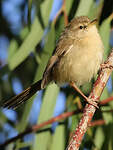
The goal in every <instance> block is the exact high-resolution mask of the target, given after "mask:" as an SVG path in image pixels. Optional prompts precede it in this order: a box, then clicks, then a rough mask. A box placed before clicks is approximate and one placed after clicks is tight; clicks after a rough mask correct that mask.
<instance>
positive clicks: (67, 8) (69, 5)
mask: <svg viewBox="0 0 113 150" xmlns="http://www.w3.org/2000/svg"><path fill="white" fill-rule="evenodd" d="M73 1H74V0H66V13H67V14H69V12H70V10H71V7H72V4H73Z"/></svg>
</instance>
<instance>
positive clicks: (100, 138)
mask: <svg viewBox="0 0 113 150" xmlns="http://www.w3.org/2000/svg"><path fill="white" fill-rule="evenodd" d="M104 140H105V137H104V133H103V130H102V127H98V128H97V130H96V132H95V137H94V144H95V146H96V147H97V149H101V148H102V145H103V143H104Z"/></svg>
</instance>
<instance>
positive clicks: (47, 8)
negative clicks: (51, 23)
mask: <svg viewBox="0 0 113 150" xmlns="http://www.w3.org/2000/svg"><path fill="white" fill-rule="evenodd" d="M35 4H36V6H37V8H38V10H37V11H38V12H39V11H40V13H41V14H40V15H38V16H39V17H41V20H42V21H43V23H44V25H45V26H46V25H47V24H48V20H49V16H50V12H51V8H52V4H53V0H43V2H42V1H40V0H35ZM39 9H40V10H39Z"/></svg>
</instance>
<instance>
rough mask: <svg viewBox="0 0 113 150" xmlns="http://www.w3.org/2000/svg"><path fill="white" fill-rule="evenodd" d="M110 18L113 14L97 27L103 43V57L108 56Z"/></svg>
mask: <svg viewBox="0 0 113 150" xmlns="http://www.w3.org/2000/svg"><path fill="white" fill-rule="evenodd" d="M112 18H113V16H110V17H108V18H107V19H105V20H104V21H103V23H102V24H101V26H100V28H99V32H100V35H101V38H102V41H103V44H104V48H105V50H104V59H106V58H107V57H108V54H109V52H110V45H109V39H110V28H111V27H110V23H111V20H112Z"/></svg>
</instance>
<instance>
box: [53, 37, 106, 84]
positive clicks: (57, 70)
mask: <svg viewBox="0 0 113 150" xmlns="http://www.w3.org/2000/svg"><path fill="white" fill-rule="evenodd" d="M97 38H98V40H97ZM102 59H103V44H102V42H101V39H100V37H99V36H98V37H93V40H91V41H90V40H88V39H87V38H86V39H85V40H84V41H83V42H82V41H81V42H80V43H79V44H78V42H77V43H76V42H75V43H73V46H72V48H71V50H70V51H69V52H68V53H67V54H66V55H65V56H63V57H62V58H61V59H60V61H59V62H58V63H57V64H56V66H55V67H54V69H53V78H54V80H55V81H56V82H57V83H59V84H62V83H68V82H70V81H74V82H75V83H76V84H77V85H82V84H84V83H85V82H88V81H90V80H91V78H92V77H93V76H94V75H95V74H96V73H97V71H98V70H99V67H100V64H101V62H102Z"/></svg>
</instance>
